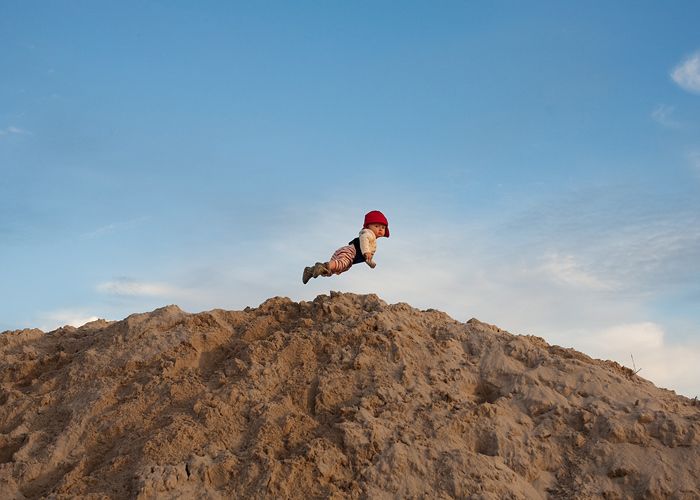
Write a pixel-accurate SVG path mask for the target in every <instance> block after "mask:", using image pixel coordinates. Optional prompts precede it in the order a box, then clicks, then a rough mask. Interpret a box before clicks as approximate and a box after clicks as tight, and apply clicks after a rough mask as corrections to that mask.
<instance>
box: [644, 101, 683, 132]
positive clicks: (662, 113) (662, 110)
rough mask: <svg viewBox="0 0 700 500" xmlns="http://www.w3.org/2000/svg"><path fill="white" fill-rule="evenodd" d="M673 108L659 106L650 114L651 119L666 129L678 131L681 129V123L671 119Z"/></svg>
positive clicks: (664, 105)
mask: <svg viewBox="0 0 700 500" xmlns="http://www.w3.org/2000/svg"><path fill="white" fill-rule="evenodd" d="M674 111H675V108H674V107H673V106H668V105H666V104H659V105H658V106H656V107H655V108H654V110H653V111H652V112H651V117H652V119H653V120H654V121H655V122H657V123H658V124H660V125H662V126H664V127H666V128H673V129H678V128H681V126H682V125H681V122H679V121H678V120H676V119H675V118H674V117H673V113H674Z"/></svg>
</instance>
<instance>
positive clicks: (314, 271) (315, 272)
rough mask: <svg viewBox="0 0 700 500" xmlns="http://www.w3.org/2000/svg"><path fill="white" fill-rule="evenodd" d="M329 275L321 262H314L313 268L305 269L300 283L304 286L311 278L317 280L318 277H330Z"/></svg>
mask: <svg viewBox="0 0 700 500" xmlns="http://www.w3.org/2000/svg"><path fill="white" fill-rule="evenodd" d="M331 274H333V273H331V272H330V271H329V270H328V269H327V268H326V266H325V265H324V264H323V262H316V264H314V265H313V267H305V268H304V273H303V274H302V275H301V282H302V283H304V284H305V285H306V284H307V283H308V282H309V280H310V279H311V278H318V277H319V276H330V275H331Z"/></svg>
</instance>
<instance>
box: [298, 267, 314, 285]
mask: <svg viewBox="0 0 700 500" xmlns="http://www.w3.org/2000/svg"><path fill="white" fill-rule="evenodd" d="M313 274H314V268H313V267H305V268H304V274H302V275H301V282H302V283H304V284H305V285H306V284H307V283H308V282H309V280H310V279H311V277H312V276H313Z"/></svg>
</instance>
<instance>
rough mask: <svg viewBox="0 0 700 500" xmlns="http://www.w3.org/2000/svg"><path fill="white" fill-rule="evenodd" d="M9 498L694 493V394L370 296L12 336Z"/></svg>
mask: <svg viewBox="0 0 700 500" xmlns="http://www.w3.org/2000/svg"><path fill="white" fill-rule="evenodd" d="M0 355H1V356H2V358H1V359H2V361H1V364H0V382H1V391H0V404H1V410H0V498H23V497H31V498H35V497H41V496H51V497H52V498H67V497H74V496H81V497H88V498H89V497H92V498H103V497H111V498H125V497H136V496H138V497H140V498H156V497H157V498H189V497H198V498H231V497H246V498H250V497H252V498H260V497H297V498H306V497H311V496H315V497H333V498H345V497H351V498H358V497H371V498H411V497H413V498H417V497H424V498H449V497H460V498H465V497H467V498H527V499H530V498H540V497H541V498H547V497H550V498H551V497H553V498H592V497H599V496H603V497H607V498H699V497H700V493H699V492H700V478H699V476H700V474H699V473H698V471H700V406H698V405H696V402H695V401H692V400H689V399H687V398H684V397H681V396H677V395H675V393H673V392H670V391H666V390H662V389H658V388H656V387H655V386H654V385H653V384H651V383H650V382H648V381H646V380H644V379H641V378H639V377H637V376H634V375H633V374H632V373H631V371H630V370H628V369H626V368H623V367H621V366H619V365H617V364H615V363H610V362H601V361H597V360H593V359H591V358H589V357H587V356H585V355H583V354H581V353H579V352H576V351H574V350H570V349H562V348H560V347H557V346H550V345H548V344H547V343H545V342H544V341H543V340H542V339H540V338H537V337H525V336H514V335H511V334H509V333H507V332H504V331H502V330H499V329H498V328H496V327H493V326H490V325H486V324H484V323H480V322H479V321H476V320H471V321H469V322H467V323H460V322H457V321H454V320H453V319H451V318H450V317H448V316H447V315H445V314H443V313H440V312H438V311H433V310H428V311H419V310H416V309H413V308H411V307H409V306H408V305H406V304H395V305H387V304H386V303H384V302H383V301H381V300H380V299H379V298H377V297H376V296H374V295H367V296H358V295H352V294H335V293H333V294H331V296H330V297H329V296H319V297H318V298H316V299H315V300H314V301H313V302H300V303H295V302H292V301H290V300H289V299H286V298H274V299H270V300H268V301H266V302H265V303H263V304H262V305H261V306H260V307H258V308H256V309H246V310H245V311H234V312H231V311H222V310H214V311H210V312H204V313H199V314H188V313H185V312H183V311H181V310H180V309H179V308H177V307H176V306H169V307H166V308H163V309H158V310H156V311H153V312H151V313H146V314H135V315H132V316H129V317H128V318H126V319H125V320H123V321H119V322H112V323H107V322H104V321H98V322H94V323H90V324H88V325H86V326H84V327H81V328H79V329H75V328H71V327H66V328H63V329H60V330H56V331H54V332H50V333H47V334H45V333H43V332H41V331H39V330H23V331H15V332H5V333H4V334H2V335H0Z"/></svg>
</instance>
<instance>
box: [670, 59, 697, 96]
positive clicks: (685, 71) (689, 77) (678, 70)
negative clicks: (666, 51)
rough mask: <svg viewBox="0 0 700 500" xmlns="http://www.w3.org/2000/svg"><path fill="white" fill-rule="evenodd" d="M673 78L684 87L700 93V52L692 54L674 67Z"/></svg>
mask: <svg viewBox="0 0 700 500" xmlns="http://www.w3.org/2000/svg"><path fill="white" fill-rule="evenodd" d="M671 78H673V81H674V82H676V83H677V84H678V85H679V86H680V87H681V88H682V89H684V90H687V91H689V92H696V93H700V52H696V53H694V54H692V55H691V56H689V57H688V58H686V59H685V60H684V61H683V62H681V63H680V64H679V65H678V66H676V67H675V68H673V71H672V72H671Z"/></svg>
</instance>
